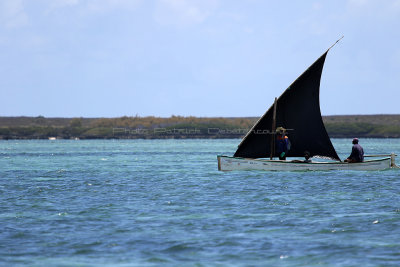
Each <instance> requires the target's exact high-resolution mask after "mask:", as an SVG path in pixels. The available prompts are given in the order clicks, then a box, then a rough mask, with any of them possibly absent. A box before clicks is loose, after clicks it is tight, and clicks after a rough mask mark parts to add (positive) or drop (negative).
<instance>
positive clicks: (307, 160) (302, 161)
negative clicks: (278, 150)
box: [292, 151, 312, 163]
mask: <svg viewBox="0 0 400 267" xmlns="http://www.w3.org/2000/svg"><path fill="white" fill-rule="evenodd" d="M310 157H311V156H310V152H308V151H304V158H305V160H298V159H295V160H292V162H296V163H311V162H312V161H311V159H310Z"/></svg>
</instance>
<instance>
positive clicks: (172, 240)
mask: <svg viewBox="0 0 400 267" xmlns="http://www.w3.org/2000/svg"><path fill="white" fill-rule="evenodd" d="M238 142H239V140H88V141H86V140H80V141H72V140H65V141H64V140H57V141H48V140H41V141H20V140H18V141H0V207H1V210H0V225H1V231H0V265H2V266H10V265H11V266H13V265H14V266H15V265H17V266H18V265H29V266H93V265H102V266H103V265H109V266H135V265H140V266H165V265H170V266H176V265H179V266H182V265H183V266H193V265H197V266H210V265H212V266H214V265H219V266H226V265H234V266H399V265H400V171H398V170H387V171H377V172H356V171H326V172H257V171H253V172H251V171H247V172H243V171H242V172H218V171H217V161H216V155H217V154H226V155H232V154H233V152H234V151H235V148H236V146H237V144H238ZM333 143H334V145H335V147H336V148H337V151H338V153H339V155H340V156H341V157H342V158H343V157H345V156H347V155H348V154H349V152H350V150H351V141H350V140H346V139H334V140H333ZM360 144H361V145H363V147H364V149H365V151H366V153H367V154H376V153H388V152H396V153H400V140H398V139H368V140H365V139H364V140H360ZM399 162H400V159H398V163H399Z"/></svg>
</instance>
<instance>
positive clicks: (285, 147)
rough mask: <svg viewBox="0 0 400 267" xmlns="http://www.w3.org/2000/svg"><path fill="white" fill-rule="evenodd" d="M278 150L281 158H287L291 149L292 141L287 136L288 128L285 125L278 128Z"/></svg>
mask: <svg viewBox="0 0 400 267" xmlns="http://www.w3.org/2000/svg"><path fill="white" fill-rule="evenodd" d="M276 133H277V136H276V152H277V153H278V156H279V159H280V160H286V154H287V152H288V151H289V150H290V141H289V138H288V137H287V136H286V129H285V128H283V127H278V128H276Z"/></svg>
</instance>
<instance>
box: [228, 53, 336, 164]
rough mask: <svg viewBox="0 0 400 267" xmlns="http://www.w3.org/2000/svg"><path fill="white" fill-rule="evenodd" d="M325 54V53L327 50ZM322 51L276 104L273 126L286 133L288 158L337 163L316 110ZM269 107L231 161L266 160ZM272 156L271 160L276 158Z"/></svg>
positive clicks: (322, 57) (270, 113)
mask: <svg viewBox="0 0 400 267" xmlns="http://www.w3.org/2000/svg"><path fill="white" fill-rule="evenodd" d="M328 51H329V49H328ZM328 51H326V52H325V53H324V54H323V55H322V56H321V57H320V58H319V59H317V61H315V62H314V63H313V64H312V65H311V66H310V67H309V68H308V69H307V70H306V71H305V72H304V73H303V74H302V75H301V76H300V77H299V78H297V79H296V80H295V81H294V82H293V83H292V84H291V85H290V86H289V88H287V89H286V90H285V92H283V94H282V95H281V96H280V97H279V98H278V100H277V107H276V126H277V127H283V128H285V129H288V134H287V136H288V137H289V140H290V143H291V148H290V150H289V152H288V153H287V156H288V157H303V156H304V151H309V152H310V154H311V156H322V157H328V158H331V159H336V160H340V159H339V156H338V155H337V153H336V151H335V148H334V147H333V145H332V143H331V140H330V139H329V136H328V133H327V132H326V129H325V126H324V123H323V121H322V117H321V111H320V107H319V87H320V81H321V74H322V69H323V66H324V62H325V57H326V55H327V54H328ZM272 122H273V105H272V106H271V107H270V108H269V109H268V111H267V112H266V113H265V114H264V115H263V116H262V117H261V118H260V119H259V120H258V122H257V123H256V124H255V125H254V126H253V128H252V129H251V130H250V131H249V132H248V133H247V135H246V136H245V138H243V140H242V142H241V143H240V145H239V147H238V149H237V151H236V153H235V155H234V156H235V157H245V158H266V157H269V156H270V153H271V136H274V135H272V134H271V132H272V131H271V130H272V129H271V128H272ZM277 156H278V155H277V153H276V152H275V155H274V157H277Z"/></svg>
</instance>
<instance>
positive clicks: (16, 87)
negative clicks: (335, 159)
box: [0, 0, 400, 117]
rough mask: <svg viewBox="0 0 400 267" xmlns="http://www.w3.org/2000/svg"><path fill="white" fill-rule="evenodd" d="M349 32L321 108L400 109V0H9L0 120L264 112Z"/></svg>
mask: <svg viewBox="0 0 400 267" xmlns="http://www.w3.org/2000/svg"><path fill="white" fill-rule="evenodd" d="M342 35H344V38H343V39H342V40H341V41H340V42H339V43H338V44H337V45H336V46H335V47H334V48H333V49H332V50H330V52H329V53H328V56H327V59H326V61H325V67H324V71H323V74H322V80H321V96H320V103H321V111H322V114H323V115H337V114H400V105H399V100H400V92H399V91H400V86H399V84H400V0H332V1H326V0H325V1H322V0H321V1H318V0H315V1H307V0H291V1H269V0H0V62H1V64H0V90H1V91H0V93H1V97H0V116H20V115H26V116H39V115H42V116H45V117H60V116H62V117H81V116H82V117H118V116H124V115H126V116H135V115H139V116H148V115H154V116H161V117H169V116H171V115H182V116H190V115H193V116H207V117H214V116H224V117H233V116H234V117H241V116H260V115H262V114H263V113H264V112H265V111H266V110H267V109H268V108H269V107H270V106H271V104H272V102H273V98H274V97H278V96H279V95H280V94H281V93H282V92H283V91H284V89H286V88H287V87H288V86H289V85H290V84H291V83H292V82H293V81H294V80H295V79H296V78H297V77H298V76H299V75H300V74H301V73H302V72H303V71H304V70H305V69H306V68H307V67H308V66H309V65H311V64H312V63H313V62H314V61H315V60H316V59H317V58H318V57H319V56H320V55H321V54H322V53H323V52H324V51H325V50H326V49H327V48H328V47H329V46H331V45H332V44H333V43H334V42H335V41H336V40H337V39H339V38H340V37H341V36H342Z"/></svg>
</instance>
